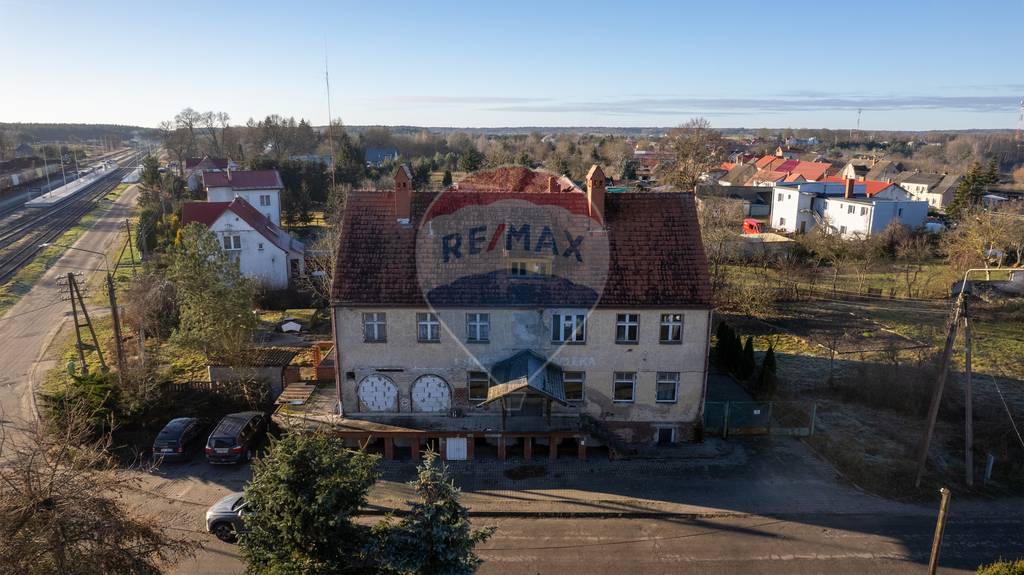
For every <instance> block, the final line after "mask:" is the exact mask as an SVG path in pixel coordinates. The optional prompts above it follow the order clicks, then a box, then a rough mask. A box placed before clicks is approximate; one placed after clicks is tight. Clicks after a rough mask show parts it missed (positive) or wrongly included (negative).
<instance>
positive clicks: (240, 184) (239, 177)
mask: <svg viewBox="0 0 1024 575" xmlns="http://www.w3.org/2000/svg"><path fill="white" fill-rule="evenodd" d="M203 185H204V186H206V187H207V188H221V187H230V188H231V189H232V190H235V191H241V190H280V189H283V188H284V184H283V183H282V182H281V174H280V172H278V171H277V170H253V171H251V172H250V171H244V170H243V171H234V172H231V179H230V180H229V179H228V174H227V173H226V172H203Z"/></svg>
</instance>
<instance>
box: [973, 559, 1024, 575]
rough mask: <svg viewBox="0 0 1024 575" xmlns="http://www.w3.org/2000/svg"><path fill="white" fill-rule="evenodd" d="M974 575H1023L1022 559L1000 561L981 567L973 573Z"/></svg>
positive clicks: (1023, 562)
mask: <svg viewBox="0 0 1024 575" xmlns="http://www.w3.org/2000/svg"><path fill="white" fill-rule="evenodd" d="M975 573H976V575H1024V559H1017V560H1016V561H1003V560H1002V559H1000V560H999V561H996V562H995V563H993V564H991V565H989V566H987V567H986V566H985V565H981V566H979V567H978V570H977V571H975Z"/></svg>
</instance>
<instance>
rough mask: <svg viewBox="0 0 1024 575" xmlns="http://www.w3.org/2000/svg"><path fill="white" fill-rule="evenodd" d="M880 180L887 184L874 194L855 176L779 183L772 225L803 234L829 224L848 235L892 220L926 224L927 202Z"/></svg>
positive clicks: (881, 226)
mask: <svg viewBox="0 0 1024 575" xmlns="http://www.w3.org/2000/svg"><path fill="white" fill-rule="evenodd" d="M879 183H880V184H884V185H885V187H884V188H882V189H879V190H877V191H876V192H875V193H874V195H872V196H869V195H867V193H866V187H867V186H866V185H865V184H863V183H861V182H857V181H856V180H852V179H845V180H844V181H843V182H803V183H798V184H783V185H779V186H776V188H775V194H774V196H773V198H772V215H771V227H773V228H775V229H778V230H782V231H787V232H797V233H801V234H802V233H806V232H807V231H809V230H810V229H812V228H814V227H815V226H828V228H829V230H830V232H831V233H836V234H839V235H841V236H842V237H845V238H849V237H854V236H855V235H861V236H868V235H871V234H874V233H878V232H880V231H882V230H884V229H885V228H886V227H887V226H888V225H889V224H890V223H892V222H893V221H897V222H899V223H901V224H904V225H906V226H909V227H911V228H916V227H917V226H921V225H923V224H924V222H925V218H926V217H927V216H928V205H927V203H926V202H921V201H914V200H912V199H910V197H909V195H908V194H907V193H906V191H905V190H902V189H901V188H900V187H899V186H895V185H891V184H888V183H887V182H879Z"/></svg>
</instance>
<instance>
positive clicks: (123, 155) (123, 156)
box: [0, 150, 135, 246]
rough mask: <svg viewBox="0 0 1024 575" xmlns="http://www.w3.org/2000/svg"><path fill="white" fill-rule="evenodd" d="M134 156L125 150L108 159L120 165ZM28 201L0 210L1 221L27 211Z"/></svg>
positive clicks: (8, 191)
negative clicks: (16, 213)
mask: <svg viewBox="0 0 1024 575" xmlns="http://www.w3.org/2000/svg"><path fill="white" fill-rule="evenodd" d="M134 156H135V152H134V151H131V150H125V151H123V152H119V153H117V154H114V155H113V156H112V157H111V156H108V157H107V158H106V159H108V160H113V161H115V162H118V163H123V162H125V161H127V160H131V159H133V158H134ZM132 163H133V164H134V163H135V162H132ZM58 180H59V178H56V177H54V180H53V185H54V186H56V185H57V184H58V183H60V182H58ZM71 181H74V180H71ZM25 185H26V186H27V185H34V184H33V183H31V182H30V183H29V184H25ZM22 191H23V190H22ZM4 193H21V192H20V191H14V192H12V191H10V190H5V191H4ZM28 200H29V197H28V196H26V197H25V199H24V201H21V202H20V203H17V204H15V205H13V206H8V207H6V208H0V220H2V219H3V218H6V217H7V216H9V215H11V214H13V213H15V212H18V211H21V210H24V209H26V208H25V203H26V202H28ZM5 231H6V230H5ZM3 245H4V242H3V241H0V246H3Z"/></svg>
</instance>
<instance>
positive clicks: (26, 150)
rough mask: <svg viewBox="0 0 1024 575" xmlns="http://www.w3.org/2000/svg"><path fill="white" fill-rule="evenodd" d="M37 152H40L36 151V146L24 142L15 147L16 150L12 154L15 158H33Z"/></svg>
mask: <svg viewBox="0 0 1024 575" xmlns="http://www.w3.org/2000/svg"><path fill="white" fill-rule="evenodd" d="M37 154H38V152H36V150H35V148H33V147H32V146H30V145H28V144H22V145H20V146H18V147H17V148H14V151H13V152H11V155H12V156H13V157H15V158H32V157H35V156H36V155H37Z"/></svg>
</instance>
